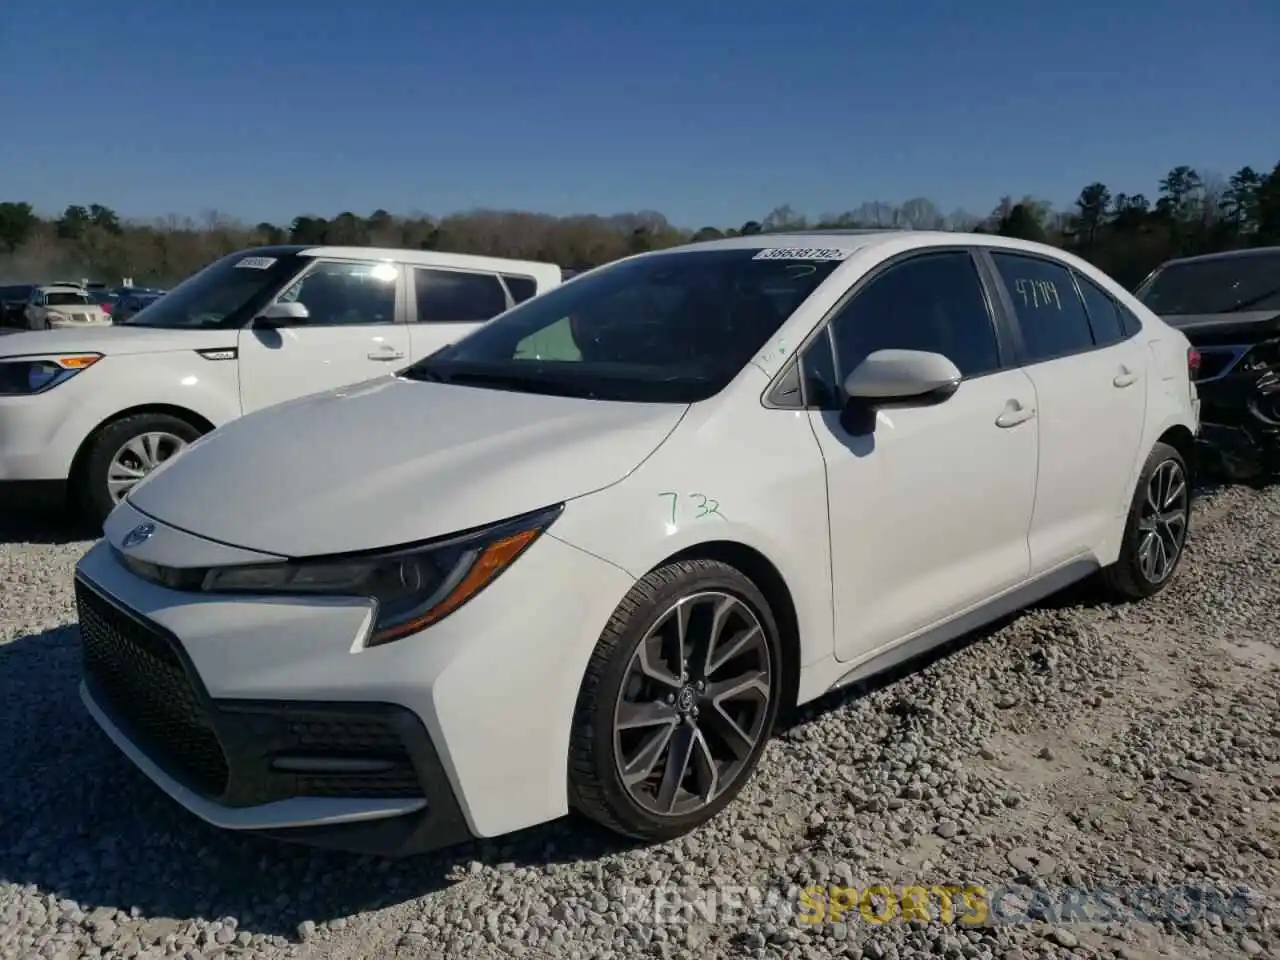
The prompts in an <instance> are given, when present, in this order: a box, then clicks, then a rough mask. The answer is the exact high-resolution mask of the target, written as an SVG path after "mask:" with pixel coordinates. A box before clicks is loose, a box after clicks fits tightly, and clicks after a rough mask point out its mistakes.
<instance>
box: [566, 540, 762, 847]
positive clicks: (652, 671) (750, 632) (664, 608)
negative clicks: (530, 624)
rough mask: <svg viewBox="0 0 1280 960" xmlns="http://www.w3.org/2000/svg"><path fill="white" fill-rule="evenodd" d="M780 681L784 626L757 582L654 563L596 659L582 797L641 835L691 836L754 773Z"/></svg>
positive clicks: (578, 798)
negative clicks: (780, 627)
mask: <svg viewBox="0 0 1280 960" xmlns="http://www.w3.org/2000/svg"><path fill="white" fill-rule="evenodd" d="M781 689H782V686H781V656H780V648H779V643H778V633H777V628H776V625H775V623H774V621H773V617H772V613H771V611H770V610H769V606H768V603H767V602H766V601H765V599H764V597H763V596H762V595H761V594H760V592H759V591H758V590H757V589H756V587H755V586H754V584H752V583H751V581H750V580H748V579H747V578H746V577H745V576H743V575H742V574H741V573H740V572H739V571H737V570H735V569H734V568H732V567H729V566H727V565H726V564H723V563H719V562H716V561H711V560H690V561H680V562H677V563H673V564H670V565H669V566H666V567H663V568H661V569H659V570H656V571H654V572H653V573H651V574H649V575H648V576H647V577H645V578H644V579H643V580H641V581H640V582H639V583H638V584H637V585H636V587H635V588H633V590H632V591H631V593H630V594H629V595H628V597H627V598H626V599H625V600H624V601H623V602H622V604H620V605H619V607H618V611H617V612H616V613H615V615H614V617H613V619H612V620H611V621H610V623H609V626H608V627H607V628H606V630H605V632H604V635H603V636H602V637H601V639H600V642H599V644H598V645H597V648H596V651H595V653H594V655H593V656H592V659H591V663H590V665H589V667H588V670H587V677H586V678H585V680H584V684H583V689H582V693H581V695H580V697H579V701H578V710H577V714H576V717H575V724H574V733H573V743H572V761H573V763H572V769H571V774H570V787H571V793H572V795H573V798H574V805H575V806H576V807H577V808H578V809H579V810H580V811H581V812H583V813H585V814H586V815H587V816H589V817H591V818H592V819H594V820H596V821H598V822H600V823H602V824H604V825H605V826H607V827H609V828H611V829H613V830H616V831H618V832H620V833H623V834H626V835H628V836H632V837H636V838H638V839H644V840H661V839H668V838H670V837H674V836H679V835H680V834H683V833H687V832H688V831H690V830H692V829H694V828H695V827H697V826H698V825H700V824H702V823H704V822H706V821H707V820H709V819H711V818H712V817H713V816H715V815H716V813H718V812H719V811H720V810H721V809H722V808H723V807H724V806H725V805H726V804H728V803H729V802H730V800H732V798H733V797H734V796H735V795H736V794H737V792H738V791H739V790H740V789H741V788H742V787H743V786H744V785H745V783H746V782H747V780H748V779H749V778H750V775H751V773H752V771H753V770H754V769H755V766H756V764H757V763H758V761H759V758H760V753H761V751H762V750H763V748H764V745H765V743H766V742H767V741H768V738H769V735H770V733H771V732H772V730H773V724H774V720H775V718H776V716H777V711H778V699H779V692H780V691H781Z"/></svg>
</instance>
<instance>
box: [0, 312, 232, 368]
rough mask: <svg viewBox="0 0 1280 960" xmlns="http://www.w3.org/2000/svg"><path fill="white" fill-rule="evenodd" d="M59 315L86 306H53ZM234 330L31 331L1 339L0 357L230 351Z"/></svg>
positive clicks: (118, 328)
mask: <svg viewBox="0 0 1280 960" xmlns="http://www.w3.org/2000/svg"><path fill="white" fill-rule="evenodd" d="M51 309H53V310H57V311H59V312H62V313H72V312H84V311H87V310H88V309H90V308H88V307H81V308H75V309H74V310H73V309H72V308H70V307H67V308H61V307H53V308H51ZM235 345H236V331H235V330H157V329H155V328H153V327H130V326H103V327H98V328H95V329H88V330H31V331H27V332H23V333H16V334H14V335H13V336H9V337H5V338H4V339H3V340H0V355H3V356H8V357H16V356H30V355H32V354H42V353H101V354H104V355H106V356H113V355H120V354H128V353H159V352H162V351H165V350H193V349H199V350H204V349H213V350H216V349H220V348H222V349H230V348H231V347H234V346H235Z"/></svg>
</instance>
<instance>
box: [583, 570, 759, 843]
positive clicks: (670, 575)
mask: <svg viewBox="0 0 1280 960" xmlns="http://www.w3.org/2000/svg"><path fill="white" fill-rule="evenodd" d="M709 592H713V593H719V594H725V595H728V596H730V597H732V598H733V599H734V600H736V601H738V602H740V603H742V604H743V605H744V606H745V608H747V609H748V610H749V611H750V612H751V613H752V614H754V617H755V619H756V621H757V622H758V624H759V626H760V628H761V631H762V633H763V635H764V643H763V644H762V645H761V653H762V652H763V651H765V650H767V658H768V660H769V663H770V670H769V683H768V687H769V695H768V702H767V704H765V705H761V706H760V707H759V710H760V716H759V717H758V719H757V721H756V722H757V723H758V722H760V721H761V720H762V722H763V727H762V729H761V730H760V733H759V735H758V739H757V740H756V742H755V744H754V747H753V748H752V749H751V750H750V752H749V753H746V754H745V757H744V758H743V759H740V760H739V761H738V762H740V764H741V766H740V768H739V770H738V771H737V772H736V773H735V774H734V779H733V780H731V781H730V783H729V785H728V786H726V787H723V789H722V790H721V791H720V792H719V793H718V794H715V795H714V796H712V798H711V799H710V801H709V802H706V803H705V804H704V805H702V806H701V807H700V808H699V809H697V810H694V811H691V812H687V813H683V814H678V815H667V814H656V813H654V812H651V811H650V810H646V809H645V808H644V807H642V806H641V805H640V804H639V803H637V802H636V800H635V799H634V798H633V797H632V795H631V794H630V793H629V792H628V790H627V788H626V786H625V785H624V783H623V779H622V774H621V772H620V769H619V763H618V754H617V751H616V749H615V746H616V744H615V736H614V716H615V710H616V709H617V705H618V702H619V698H620V696H621V695H622V692H623V684H624V682H625V681H626V680H627V677H628V670H629V669H630V667H631V664H632V660H633V656H634V655H635V653H636V650H637V648H638V646H639V644H640V642H641V640H642V639H643V638H644V637H645V635H646V634H647V632H648V631H649V630H650V628H652V627H653V626H654V625H655V624H656V623H657V622H658V621H659V620H660V618H662V617H663V614H664V612H665V611H668V610H669V609H670V608H671V607H672V605H674V604H675V603H676V602H677V601H678V600H680V599H682V598H686V597H691V596H693V595H695V594H705V593H709ZM784 669H785V668H784V658H783V656H782V647H781V640H780V636H779V632H778V627H777V622H776V620H775V619H774V615H773V611H772V610H771V609H770V607H769V603H768V601H767V600H766V599H765V597H764V595H763V594H762V593H761V592H760V590H759V589H758V588H757V587H756V586H755V584H754V583H752V582H751V580H750V579H749V578H748V577H746V576H745V575H744V574H742V573H741V572H740V571H739V570H737V569H735V568H734V567H732V566H729V565H728V564H725V563H721V562H719V561H715V560H681V561H677V562H674V563H670V564H667V565H666V566H664V567H660V568H658V569H657V570H654V571H653V572H652V573H649V574H648V575H647V576H645V577H644V578H643V579H642V580H640V581H639V582H638V583H637V584H636V585H635V586H634V587H633V588H632V589H631V591H630V593H628V594H627V596H626V597H625V598H624V599H623V600H622V602H621V603H619V604H618V608H617V609H616V610H615V611H614V614H613V616H612V617H611V618H610V620H609V623H608V625H607V626H606V627H605V629H604V632H603V633H602V634H601V636H600V639H599V641H598V642H597V643H596V647H595V650H594V652H593V653H592V655H591V660H590V662H589V663H588V665H587V670H586V675H585V677H584V679H583V682H582V688H581V690H580V691H579V694H578V702H577V706H576V709H575V711H574V719H573V730H572V734H571V739H570V746H569V798H570V805H571V806H572V807H573V808H574V809H575V810H576V811H578V812H579V813H581V814H583V815H584V816H586V817H588V818H589V819H591V820H594V821H595V822H597V823H599V824H601V825H602V826H604V827H606V828H608V829H610V830H613V831H614V832H616V833H620V834H623V835H624V836H627V837H631V838H634V839H637V840H643V841H646V842H653V841H662V840H669V839H671V838H673V837H678V836H681V835H683V834H685V833H688V832H690V831H691V830H694V829H695V828H697V827H698V826H700V825H701V824H703V823H705V822H707V821H708V820H710V819H712V818H713V817H715V816H716V815H717V814H718V813H719V812H720V811H721V810H722V809H723V808H724V807H725V806H727V805H728V804H729V803H730V802H731V801H732V800H733V799H734V797H735V796H737V794H738V792H739V791H740V790H741V789H742V788H743V786H745V785H746V783H747V782H748V781H749V780H750V779H751V777H752V775H753V774H754V771H755V768H756V767H757V766H758V764H759V761H760V754H761V753H762V752H763V750H764V747H765V745H766V744H767V743H768V740H769V737H770V735H771V734H772V732H773V727H774V723H775V721H776V720H777V716H778V708H779V703H780V701H781V698H782V692H783V690H784V689H785V685H784V677H783V670H784ZM667 702H668V703H669V702H671V701H670V700H668V701H667ZM693 715H694V717H696V716H697V711H696V710H695V711H694V712H693ZM675 729H683V728H680V727H676V728H675ZM672 739H674V736H673V738H672ZM703 742H704V743H706V741H705V740H704V741H703Z"/></svg>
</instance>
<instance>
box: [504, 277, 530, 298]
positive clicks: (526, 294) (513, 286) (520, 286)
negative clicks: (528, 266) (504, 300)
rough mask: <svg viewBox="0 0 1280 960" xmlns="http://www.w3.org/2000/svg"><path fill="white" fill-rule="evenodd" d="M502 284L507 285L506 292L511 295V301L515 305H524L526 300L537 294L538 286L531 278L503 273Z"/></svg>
mask: <svg viewBox="0 0 1280 960" xmlns="http://www.w3.org/2000/svg"><path fill="white" fill-rule="evenodd" d="M502 282H503V283H505V284H506V285H507V291H508V292H509V293H510V294H511V299H512V301H513V302H515V303H524V302H525V301H526V300H532V299H533V297H534V295H535V294H536V293H537V292H538V284H537V282H536V281H535V280H534V279H533V277H518V276H515V275H514V274H510V273H504V274H503V275H502Z"/></svg>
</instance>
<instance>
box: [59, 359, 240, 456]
mask: <svg viewBox="0 0 1280 960" xmlns="http://www.w3.org/2000/svg"><path fill="white" fill-rule="evenodd" d="M206 353H212V354H213V358H210V357H209V356H206V355H205V354H206ZM221 356H226V357H227V358H226V359H217V357H221ZM82 376H83V379H82V377H77V378H75V380H73V381H72V383H69V384H67V386H68V387H70V386H72V385H75V386H76V387H77V388H79V389H78V390H77V393H81V394H84V396H83V397H81V398H79V399H80V402H77V403H76V404H75V405H74V406H73V407H71V409H70V410H68V412H67V415H66V416H65V418H64V419H63V421H62V423H61V424H60V425H59V427H58V429H57V432H56V434H55V436H54V438H53V440H52V442H51V443H50V445H49V446H50V448H51V450H56V451H57V453H58V456H59V462H60V463H61V464H62V465H63V467H64V469H65V471H66V472H65V473H64V474H63V475H64V476H69V475H70V471H71V468H72V464H73V462H74V460H75V456H76V454H77V453H78V452H79V450H80V449H81V447H82V446H83V445H84V443H85V441H87V440H88V439H89V438H90V437H92V436H93V434H94V433H96V432H97V430H98V429H99V428H101V427H102V425H103V424H105V423H107V422H109V421H112V420H117V419H119V418H120V417H121V416H122V415H127V414H128V413H129V412H131V411H134V410H145V409H153V410H154V409H162V410H163V409H167V410H169V411H170V412H173V413H176V414H178V415H180V416H181V415H182V414H183V413H189V414H194V415H195V417H194V419H198V420H202V421H204V422H205V423H208V424H210V425H212V426H213V427H215V428H216V427H219V426H221V425H222V424H224V423H227V422H228V421H231V420H235V419H237V418H239V417H240V415H241V407H240V375H239V367H238V364H237V362H236V356H235V351H234V350H230V351H227V350H219V351H203V352H202V351H196V350H183V351H172V352H166V353H163V354H159V355H157V354H148V353H138V354H126V355H115V356H111V355H109V356H106V357H103V358H102V359H101V360H100V361H98V362H97V363H96V364H94V366H93V368H92V369H91V370H88V371H85V374H84V375H82ZM76 381H82V382H80V383H77V382H76Z"/></svg>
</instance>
